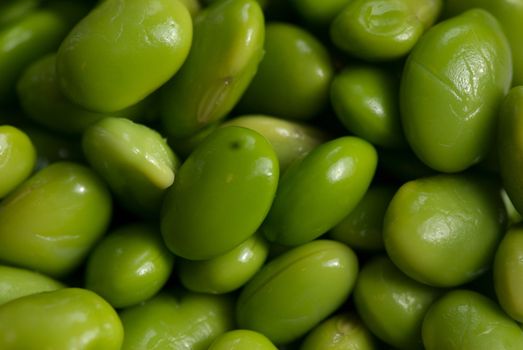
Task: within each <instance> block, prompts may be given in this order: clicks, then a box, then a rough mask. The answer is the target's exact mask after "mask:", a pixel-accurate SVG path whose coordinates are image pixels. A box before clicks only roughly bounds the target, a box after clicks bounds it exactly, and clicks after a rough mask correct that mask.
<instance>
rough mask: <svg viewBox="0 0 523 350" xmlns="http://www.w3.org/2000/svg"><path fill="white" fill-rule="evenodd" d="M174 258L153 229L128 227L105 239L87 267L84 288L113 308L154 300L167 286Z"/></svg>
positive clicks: (117, 230) (90, 257) (145, 226)
mask: <svg viewBox="0 0 523 350" xmlns="http://www.w3.org/2000/svg"><path fill="white" fill-rule="evenodd" d="M173 264H174V255H172V254H171V252H170V251H169V250H168V249H167V247H166V246H165V245H164V243H163V240H162V237H161V235H160V232H159V231H158V230H157V229H155V228H154V227H153V226H150V225H145V224H129V225H127V226H123V227H120V228H119V229H116V230H115V231H113V232H111V233H110V234H109V235H107V236H105V237H104V238H103V239H102V240H101V241H100V242H99V243H98V244H97V246H96V247H95V248H94V249H93V250H92V252H91V253H90V255H89V258H88V260H87V265H86V275H85V276H86V280H85V287H86V288H88V289H90V290H92V291H94V292H96V293H97V294H99V295H100V296H102V297H103V298H104V299H105V300H107V301H108V302H109V303H110V304H111V305H112V306H113V307H116V308H122V307H128V306H131V305H134V304H137V303H139V302H142V301H144V300H146V299H149V298H150V297H152V296H154V295H155V294H156V293H158V292H159V291H160V289H161V288H162V287H163V286H164V284H165V283H166V282H167V279H168V278H169V276H170V275H171V272H172V270H173Z"/></svg>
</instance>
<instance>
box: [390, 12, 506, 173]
mask: <svg viewBox="0 0 523 350" xmlns="http://www.w3.org/2000/svg"><path fill="white" fill-rule="evenodd" d="M454 34H455V35H454ZM510 52H511V51H510V47H509V44H508V42H507V39H506V38H505V35H504V34H503V31H502V29H501V27H500V25H499V23H498V21H497V20H496V19H495V18H494V17H493V16H492V15H491V14H489V13H488V12H486V11H484V10H481V9H474V10H470V11H467V12H465V13H463V14H461V15H459V16H456V17H453V18H450V19H448V20H446V21H443V22H440V23H439V24H437V25H436V26H434V27H433V28H431V29H430V30H429V31H428V32H427V33H426V34H425V35H424V36H423V38H422V39H421V40H420V41H419V42H418V44H417V45H416V47H415V48H414V50H413V51H412V53H411V54H410V55H409V58H408V60H407V63H406V65H405V68H404V71H403V76H402V79H401V88H400V109H401V117H402V125H403V128H404V131H405V136H406V138H407V141H408V142H409V144H410V146H411V147H412V149H413V151H414V152H415V153H416V154H417V156H418V157H419V158H420V159H421V160H422V161H423V162H424V163H426V164H427V165H428V166H430V167H432V168H434V169H435V170H438V171H441V172H458V171H462V170H464V169H467V168H469V167H470V166H471V165H473V164H476V163H477V162H479V161H480V160H482V159H483V158H485V156H486V154H487V151H488V149H489V147H491V145H492V142H493V140H494V137H495V126H496V118H497V107H498V105H499V103H500V102H501V100H502V98H503V96H504V95H505V94H506V93H507V92H508V89H509V87H510V83H511V81H512V59H511V56H510Z"/></svg>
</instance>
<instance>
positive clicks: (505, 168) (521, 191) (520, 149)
mask: <svg viewBox="0 0 523 350" xmlns="http://www.w3.org/2000/svg"><path fill="white" fill-rule="evenodd" d="M521 130H523V86H516V87H514V88H512V89H511V90H510V91H509V93H508V94H507V96H506V97H505V99H504V100H503V102H502V104H501V107H500V112H499V122H498V132H497V134H498V138H497V147H498V148H497V149H498V159H499V171H500V175H501V180H502V182H503V187H504V188H505V191H506V192H507V195H508V197H509V198H510V200H511V202H512V204H514V207H515V208H516V210H517V211H518V212H519V213H520V214H521V213H523V184H522V183H521V176H523V144H522V140H523V139H522V137H521Z"/></svg>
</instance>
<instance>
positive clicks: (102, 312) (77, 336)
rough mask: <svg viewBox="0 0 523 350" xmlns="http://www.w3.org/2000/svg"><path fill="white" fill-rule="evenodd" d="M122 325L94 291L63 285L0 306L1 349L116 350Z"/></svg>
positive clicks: (119, 344)
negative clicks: (64, 286) (54, 289)
mask: <svg viewBox="0 0 523 350" xmlns="http://www.w3.org/2000/svg"><path fill="white" fill-rule="evenodd" d="M122 341H123V327H122V323H121V322H120V319H119V318H118V315H117V313H116V311H114V309H113V308H112V307H111V305H109V304H108V303H107V302H106V301H105V300H103V299H102V298H101V297H100V296H98V295H97V294H95V293H93V292H91V291H88V290H86V289H80V288H64V289H60V290H56V291H52V292H42V293H38V294H32V295H28V296H25V297H22V298H19V299H16V300H13V301H11V302H9V303H7V304H3V305H2V306H0V348H2V349H3V350H19V349H78V350H83V349H85V350H88V349H99V350H119V349H120V347H121V345H122Z"/></svg>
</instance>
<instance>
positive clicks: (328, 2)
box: [290, 0, 351, 27]
mask: <svg viewBox="0 0 523 350" xmlns="http://www.w3.org/2000/svg"><path fill="white" fill-rule="evenodd" d="M350 2H351V0H291V1H290V3H291V4H292V6H293V8H294V10H295V11H296V12H297V13H298V14H299V15H300V17H301V18H303V19H304V20H305V21H306V22H307V23H308V24H310V25H313V26H318V27H323V26H327V25H328V24H330V22H331V21H332V20H333V19H334V18H335V17H336V16H337V15H338V14H339V13H340V12H341V11H342V10H343V9H344V8H345V6H347V4H349V3H350Z"/></svg>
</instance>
